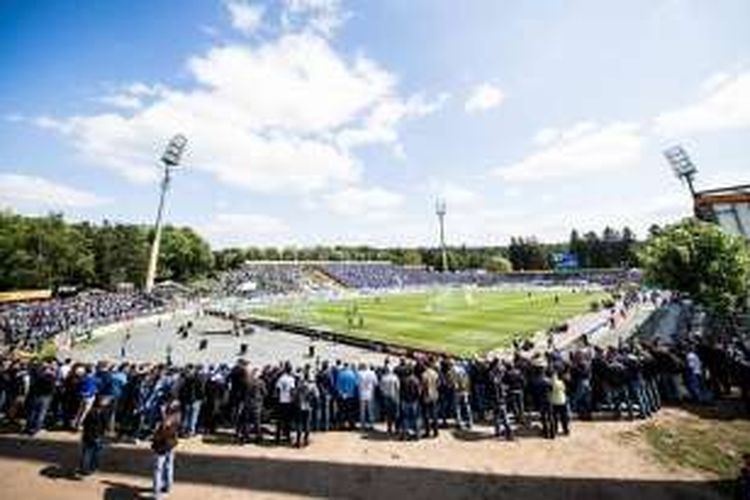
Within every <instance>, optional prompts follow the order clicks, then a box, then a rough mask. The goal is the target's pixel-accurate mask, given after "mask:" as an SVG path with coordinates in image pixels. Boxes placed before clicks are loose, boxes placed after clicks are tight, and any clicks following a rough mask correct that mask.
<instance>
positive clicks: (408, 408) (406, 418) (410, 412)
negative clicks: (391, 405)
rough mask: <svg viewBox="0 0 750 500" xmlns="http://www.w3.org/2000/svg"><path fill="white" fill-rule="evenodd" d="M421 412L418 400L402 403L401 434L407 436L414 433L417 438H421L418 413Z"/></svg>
mask: <svg viewBox="0 0 750 500" xmlns="http://www.w3.org/2000/svg"><path fill="white" fill-rule="evenodd" d="M418 412H419V405H418V403H417V402H414V403H401V415H402V422H401V436H402V437H404V438H405V437H407V436H409V435H413V436H414V438H415V439H419V419H418V418H417V416H418V415H417V414H418Z"/></svg>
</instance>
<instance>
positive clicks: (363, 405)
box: [357, 363, 378, 430]
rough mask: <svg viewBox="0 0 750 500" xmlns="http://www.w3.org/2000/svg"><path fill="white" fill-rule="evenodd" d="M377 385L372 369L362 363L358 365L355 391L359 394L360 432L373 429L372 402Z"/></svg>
mask: <svg viewBox="0 0 750 500" xmlns="http://www.w3.org/2000/svg"><path fill="white" fill-rule="evenodd" d="M377 385H378V376H377V375H375V372H374V371H373V370H372V368H370V367H368V366H367V365H365V364H364V363H362V364H360V365H359V370H358V371H357V390H358V392H359V426H360V428H361V429H362V430H372V429H373V425H372V422H373V420H374V418H373V401H374V400H375V387H377Z"/></svg>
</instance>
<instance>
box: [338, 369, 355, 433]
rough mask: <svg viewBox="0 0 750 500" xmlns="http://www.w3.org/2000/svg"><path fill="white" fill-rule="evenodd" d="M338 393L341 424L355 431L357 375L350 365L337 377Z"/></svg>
mask: <svg viewBox="0 0 750 500" xmlns="http://www.w3.org/2000/svg"><path fill="white" fill-rule="evenodd" d="M336 393H337V396H338V401H339V415H340V418H341V422H340V424H341V425H342V427H343V424H347V425H348V426H349V428H350V429H353V428H354V426H355V422H356V417H357V415H356V413H357V374H356V373H354V370H353V369H352V367H351V366H349V364H348V363H347V364H344V368H343V369H342V370H341V371H339V372H338V375H337V377H336Z"/></svg>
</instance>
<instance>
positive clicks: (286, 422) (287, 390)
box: [276, 363, 296, 443]
mask: <svg viewBox="0 0 750 500" xmlns="http://www.w3.org/2000/svg"><path fill="white" fill-rule="evenodd" d="M295 385H296V382H295V380H294V377H293V376H292V366H291V365H290V364H289V363H287V364H286V365H285V366H284V371H283V372H282V374H281V376H280V377H279V379H278V380H277V381H276V399H277V401H278V415H277V421H276V443H280V442H281V438H282V437H283V438H284V439H285V440H286V441H288V442H291V439H292V438H291V432H292V418H293V415H294V388H295Z"/></svg>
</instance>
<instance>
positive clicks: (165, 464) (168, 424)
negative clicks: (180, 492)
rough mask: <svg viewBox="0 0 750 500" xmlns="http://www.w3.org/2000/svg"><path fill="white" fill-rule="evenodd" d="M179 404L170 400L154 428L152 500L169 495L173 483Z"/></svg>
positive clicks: (175, 400)
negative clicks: (160, 419) (165, 494)
mask: <svg viewBox="0 0 750 500" xmlns="http://www.w3.org/2000/svg"><path fill="white" fill-rule="evenodd" d="M180 420H181V414H180V403H179V401H178V400H177V399H172V400H170V401H169V402H168V403H167V404H166V406H165V409H164V414H163V418H162V421H161V422H160V423H159V424H158V425H157V426H156V430H155V431H154V437H153V439H152V441H151V449H152V450H153V452H154V498H155V499H156V500H160V499H161V498H162V495H163V494H164V493H169V490H170V489H171V488H172V484H173V483H174V449H175V448H176V447H177V439H178V434H179V432H180Z"/></svg>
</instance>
